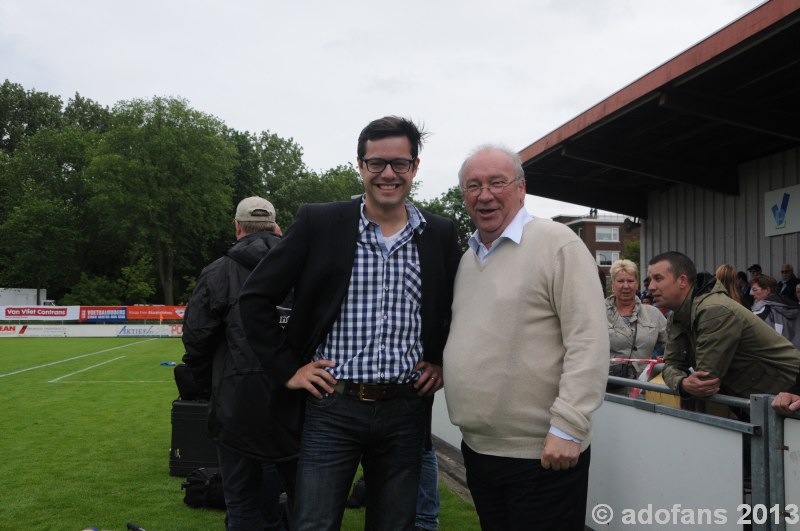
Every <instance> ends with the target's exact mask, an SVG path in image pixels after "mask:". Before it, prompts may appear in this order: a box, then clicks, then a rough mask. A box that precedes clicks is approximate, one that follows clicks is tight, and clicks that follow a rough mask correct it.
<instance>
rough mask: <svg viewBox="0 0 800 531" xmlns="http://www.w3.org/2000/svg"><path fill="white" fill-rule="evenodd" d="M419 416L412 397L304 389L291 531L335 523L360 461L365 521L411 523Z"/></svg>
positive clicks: (419, 404) (422, 413)
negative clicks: (367, 398)
mask: <svg viewBox="0 0 800 531" xmlns="http://www.w3.org/2000/svg"><path fill="white" fill-rule="evenodd" d="M425 423H426V406H425V401H424V400H422V399H421V398H418V397H413V398H394V399H390V400H379V401H377V402H361V401H359V400H357V399H356V398H353V397H349V396H343V395H341V394H339V393H331V394H330V395H328V396H326V397H323V398H322V399H320V400H318V399H316V398H314V397H313V396H309V397H308V399H307V402H306V418H305V424H304V425H303V438H302V443H301V448H300V459H299V462H298V470H297V487H296V498H295V505H294V513H293V519H292V520H293V525H292V530H293V531H325V530H330V531H336V530H338V529H340V528H341V523H342V516H343V514H344V504H345V501H346V500H347V496H348V494H349V491H350V486H351V484H352V482H353V476H354V475H355V472H356V469H357V467H358V463H359V461H361V463H362V465H363V468H364V481H365V483H366V515H365V523H364V529H366V530H369V531H390V530H397V531H400V530H402V531H407V530H409V529H413V528H414V513H415V510H416V504H417V492H418V490H419V476H420V461H421V458H422V444H423V438H424V431H425Z"/></svg>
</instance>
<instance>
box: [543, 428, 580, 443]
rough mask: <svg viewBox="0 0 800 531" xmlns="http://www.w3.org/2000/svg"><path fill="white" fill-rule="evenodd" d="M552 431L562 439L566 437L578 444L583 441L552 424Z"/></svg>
mask: <svg viewBox="0 0 800 531" xmlns="http://www.w3.org/2000/svg"><path fill="white" fill-rule="evenodd" d="M550 433H552V434H553V435H555V436H556V437H558V438H560V439H565V440H567V441H572V442H576V443H578V444H581V443H582V442H583V441H582V440H580V439H576V438H575V437H573V436H571V435H568V434H566V433H564V432H563V431H561V430H559V429H558V428H556V427H555V426H550Z"/></svg>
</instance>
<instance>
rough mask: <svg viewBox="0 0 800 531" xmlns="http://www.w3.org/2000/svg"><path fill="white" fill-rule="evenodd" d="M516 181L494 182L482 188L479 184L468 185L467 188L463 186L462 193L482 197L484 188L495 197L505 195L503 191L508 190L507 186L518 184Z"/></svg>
mask: <svg viewBox="0 0 800 531" xmlns="http://www.w3.org/2000/svg"><path fill="white" fill-rule="evenodd" d="M517 182H519V181H517V180H516V179H515V180H513V181H508V182H506V181H493V182H491V183H489V184H487V185H485V186H481V185H479V184H478V183H472V184H468V185H467V186H462V187H461V191H462V192H464V193H465V194H466V195H471V196H477V195H481V192H482V191H483V189H484V188H488V189H489V191H490V192H491V193H493V194H495V195H497V194H500V193H503V190H505V189H506V187H507V186H509V185H511V184H514V183H517Z"/></svg>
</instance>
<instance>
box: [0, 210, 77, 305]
mask: <svg viewBox="0 0 800 531" xmlns="http://www.w3.org/2000/svg"><path fill="white" fill-rule="evenodd" d="M77 217H78V216H77V211H76V209H75V208H73V207H72V205H70V204H68V203H65V202H63V201H60V200H55V199H51V198H42V197H37V196H35V195H26V196H25V197H24V198H23V200H22V201H21V202H20V204H19V205H18V206H15V207H14V208H13V209H12V210H11V212H10V213H9V215H8V216H7V217H6V219H5V221H4V222H3V223H2V224H0V241H2V242H3V244H2V248H0V284H2V285H5V286H15V287H29V288H48V290H50V289H52V290H53V293H63V291H64V289H65V288H66V287H67V286H69V285H70V284H71V283H72V282H73V281H74V280H75V279H77V278H78V274H79V269H78V265H77V264H78V259H77V256H76V253H77V249H76V247H75V246H74V245H73V244H74V243H75V242H79V241H80V239H81V235H80V232H79V231H78V229H77V228H76V226H75V219H76V218H77Z"/></svg>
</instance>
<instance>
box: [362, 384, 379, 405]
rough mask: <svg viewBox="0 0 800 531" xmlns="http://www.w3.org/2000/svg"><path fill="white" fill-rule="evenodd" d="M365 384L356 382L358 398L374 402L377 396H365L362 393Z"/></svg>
mask: <svg viewBox="0 0 800 531" xmlns="http://www.w3.org/2000/svg"><path fill="white" fill-rule="evenodd" d="M366 388H367V386H366V385H365V384H358V399H359V400H361V401H362V402H375V401H377V400H378V399H377V398H367V397H366V396H365V395H364V391H365V390H366Z"/></svg>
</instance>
